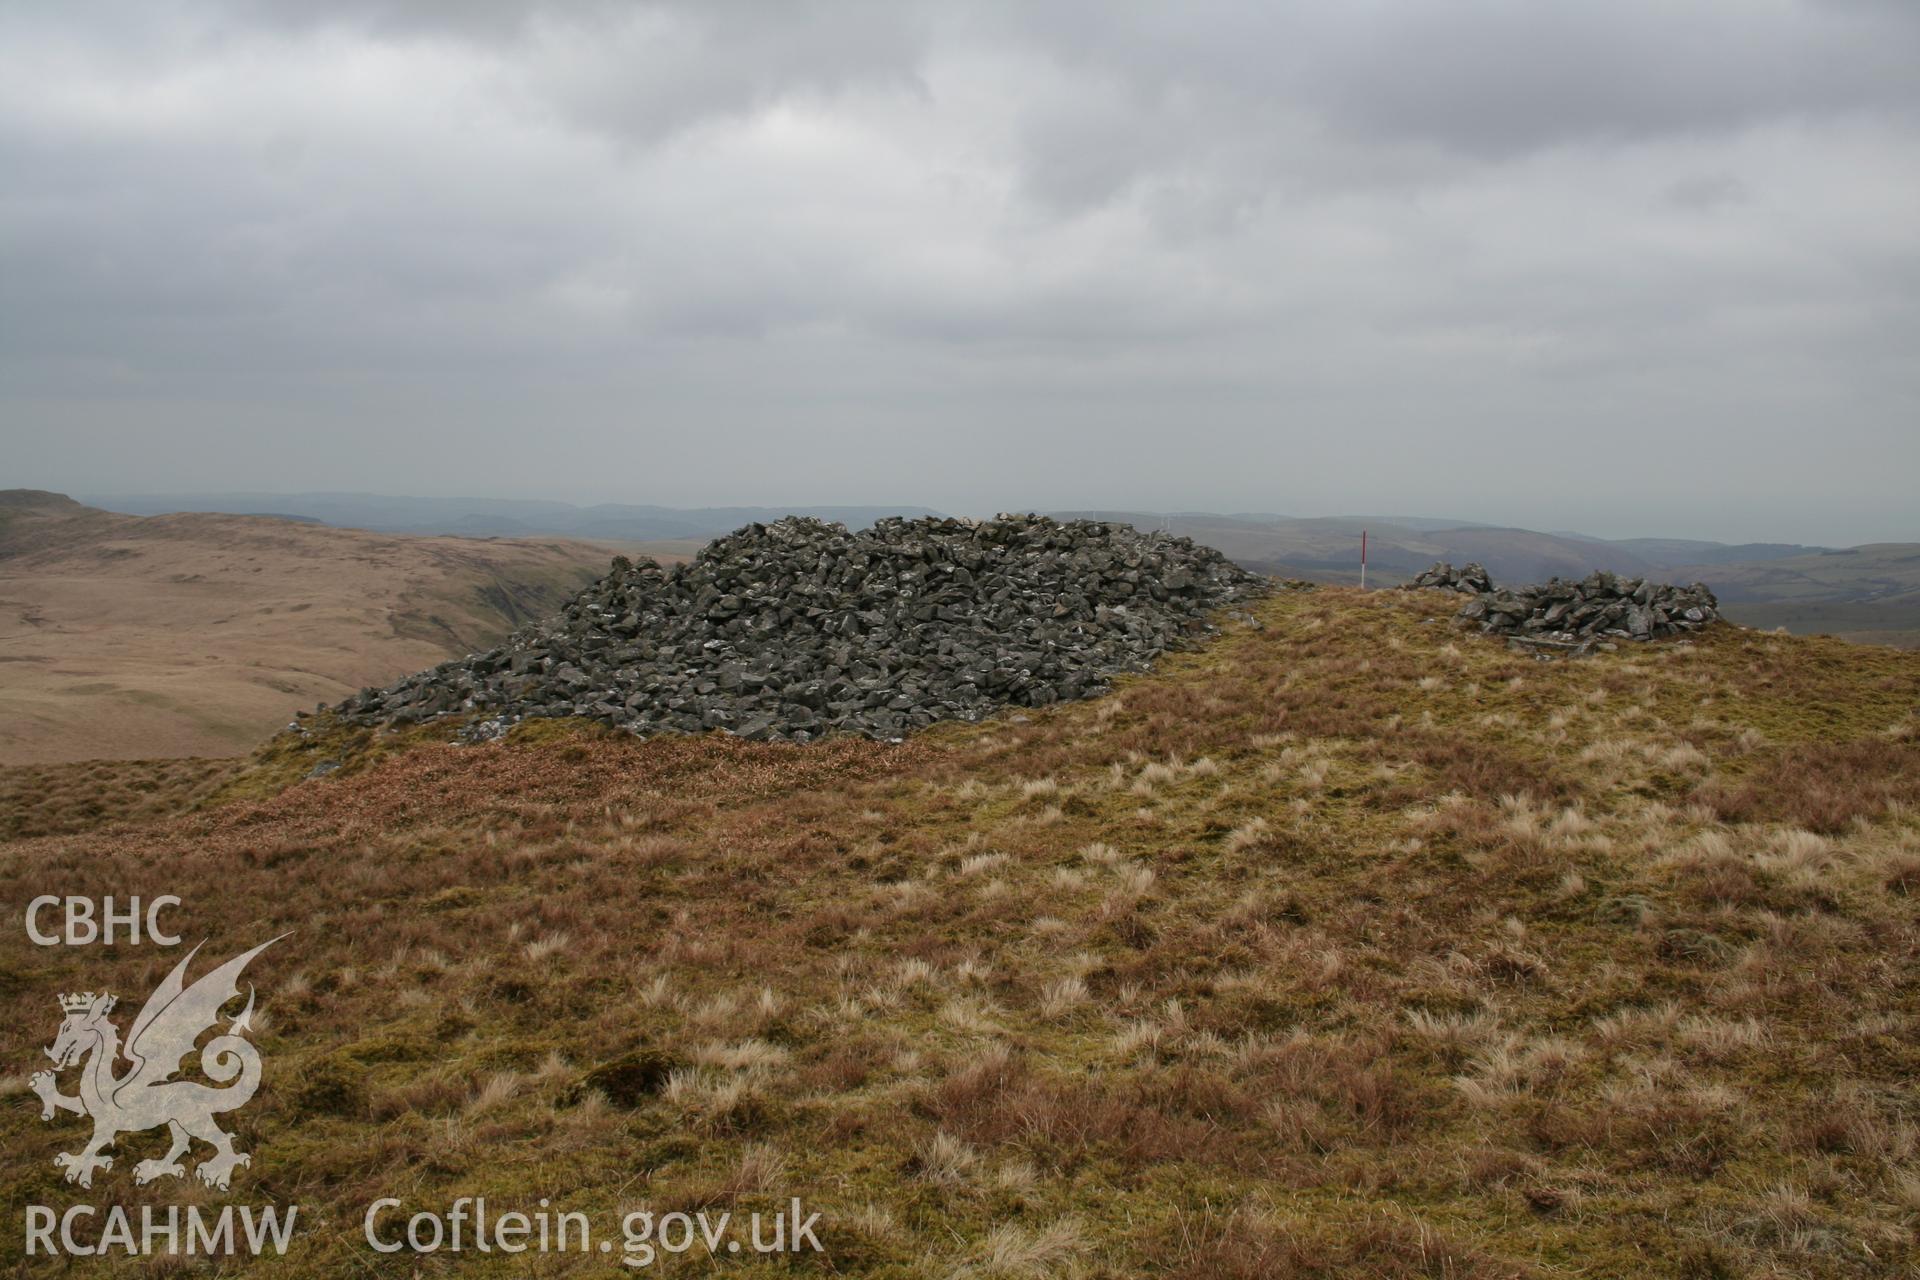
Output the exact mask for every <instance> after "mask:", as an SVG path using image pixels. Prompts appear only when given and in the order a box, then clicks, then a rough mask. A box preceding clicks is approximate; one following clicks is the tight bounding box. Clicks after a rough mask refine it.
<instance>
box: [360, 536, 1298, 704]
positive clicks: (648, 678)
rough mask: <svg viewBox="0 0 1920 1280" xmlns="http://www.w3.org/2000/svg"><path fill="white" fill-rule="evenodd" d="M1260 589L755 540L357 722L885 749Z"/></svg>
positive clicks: (989, 549)
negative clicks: (545, 722) (594, 724)
mask: <svg viewBox="0 0 1920 1280" xmlns="http://www.w3.org/2000/svg"><path fill="white" fill-rule="evenodd" d="M1265 585H1266V583H1265V580H1264V579H1262V578H1258V577H1256V576H1254V575H1252V574H1249V573H1247V572H1246V571H1244V570H1242V569H1240V568H1239V567H1238V566H1236V565H1234V564H1233V563H1232V562H1230V561H1228V560H1227V559H1226V558H1225V557H1224V556H1222V555H1221V554H1220V553H1219V552H1218V551H1215V550H1213V549H1212V548H1210V547H1202V546H1197V545H1195V544H1194V543H1193V542H1192V541H1190V540H1189V539H1186V538H1174V537H1168V536H1165V535H1162V534H1154V533H1141V532H1139V531H1137V530H1135V529H1134V528H1133V527H1131V526H1129V525H1123V524H1106V523H1100V522H1095V521H1090V520H1075V521H1071V522H1067V523H1061V522H1056V521H1053V520H1050V519H1047V518H1045V517H1042V516H1030V515H1026V516H1002V517H1000V518H998V519H995V520H988V521H982V522H975V521H963V520H947V519H919V520H904V519H889V520H882V521H880V522H879V523H877V524H875V525H874V526H873V527H872V528H871V529H866V530H862V531H860V532H858V533H850V532H848V531H847V529H846V528H845V527H844V526H842V525H838V524H825V523H822V522H821V521H818V520H812V519H787V520H781V521H779V522H777V523H774V524H767V525H760V524H753V525H748V526H746V527H745V528H743V529H741V530H739V531H738V532H735V533H733V534H730V535H728V536H727V537H725V538H721V539H719V540H718V541H716V542H714V543H712V544H711V545H709V546H708V547H706V548H705V549H704V550H703V551H701V553H700V555H699V556H698V557H697V558H696V559H695V560H694V561H692V562H691V563H689V564H682V565H676V566H675V567H673V568H672V569H663V568H661V567H660V566H659V565H657V564H655V563H654V562H653V561H651V560H645V559H643V560H641V561H639V562H638V563H632V562H629V561H628V560H627V559H626V558H625V557H621V558H618V559H616V560H615V561H614V562H613V568H612V570H611V571H610V572H609V573H608V574H607V575H606V576H605V577H603V578H601V579H600V580H599V581H598V582H596V583H594V584H593V585H592V586H590V587H588V588H586V589H585V590H584V591H582V592H581V593H580V594H579V595H578V596H577V597H575V599H574V600H573V601H572V603H570V604H569V605H568V606H567V607H566V608H565V609H564V610H563V611H562V612H561V613H560V614H558V615H557V616H555V617H553V618H551V619H548V620H546V621H544V622H541V623H537V624H535V625H532V626H528V627H525V628H523V629H521V630H520V631H518V632H516V633H515V634H513V635H512V636H511V637H509V638H508V639H507V641H506V642H505V643H504V644H502V645H500V646H499V647H498V648H494V649H489V650H487V651H486V652H485V653H476V654H470V655H468V656H467V657H465V658H461V659H459V660H458V661H454V662H447V663H442V664H441V665H440V666H437V667H434V668H432V669H431V670H428V671H422V672H420V673H418V674H416V675H413V676H409V677H407V678H406V679H404V680H402V681H400V682H399V683H398V684H395V685H393V686H392V687H390V688H387V689H366V690H362V691H361V692H360V693H359V694H358V695H357V696H355V697H352V698H349V699H347V700H346V701H345V702H343V703H341V704H340V705H339V707H337V708H336V709H335V710H336V712H337V714H338V715H339V716H341V717H343V718H345V719H346V720H348V721H350V722H353V723H359V724H387V725H394V724H413V723H418V722H420V721H423V720H427V719H431V718H433V717H437V716H452V715H459V716H466V717H469V720H468V722H467V725H466V728H465V730H464V732H465V733H466V734H467V736H469V737H471V738H486V737H492V736H495V735H497V734H499V733H501V732H503V731H504V730H505V728H506V727H507V726H508V725H511V724H513V723H515V722H517V721H519V720H523V719H527V718H533V717H552V716H585V717H589V718H592V719H595V720H600V721H604V722H606V723H608V724H612V725H617V726H619V727H622V728H625V729H629V730H632V731H634V732H636V733H643V734H650V733H657V732H663V731H682V732H699V731H702V730H707V729H725V730H728V731H730V732H733V733H736V734H739V735H741V736H743V737H748V738H783V739H791V740H794V741H807V740H809V739H811V738H815V737H818V736H820V735H821V734H824V733H828V732H833V731H841V732H850V733H856V734H864V735H867V736H871V737H883V738H892V737H898V736H899V735H901V734H903V733H905V732H907V731H908V730H911V729H916V728H920V727H923V726H925V725H929V724H932V723H933V722H934V721H936V720H943V719H953V718H959V719H977V718H979V717H981V716H983V715H986V714H988V713H991V712H993V711H995V710H997V709H999V708H1001V707H1005V706H1009V705H1017V706H1029V707H1037V706H1044V705H1046V704H1048V703H1051V702H1055V701H1060V700H1065V699H1071V698H1084V697H1088V696H1090V695H1093V694H1096V693H1100V692H1102V691H1103V690H1105V688H1106V687H1107V683H1106V682H1107V680H1108V679H1109V678H1110V677H1111V676H1113V675H1115V674H1117V673H1120V672H1126V671H1140V670H1143V669H1145V668H1146V667H1147V666H1148V665H1149V664H1151V663H1152V662H1153V660H1154V659H1155V658H1157V657H1158V656H1159V655H1160V654H1161V653H1162V652H1163V651H1165V650H1166V649H1168V648H1170V647H1173V646H1176V645H1178V644H1179V643H1181V642H1182V641H1183V640H1185V639H1186V638H1188V637H1191V636H1195V635H1197V634H1200V633H1204V632H1205V631H1206V630H1208V623H1207V620H1206V617H1207V614H1208V612H1209V611H1211V610H1213V609H1215V608H1218V607H1220V606H1222V605H1225V604H1228V603H1230V602H1233V601H1235V600H1239V599H1243V598H1245V597H1248V596H1250V595H1252V594H1255V593H1257V592H1259V591H1260V590H1262V589H1263V588H1264V587H1265Z"/></svg>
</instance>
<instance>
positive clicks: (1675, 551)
mask: <svg viewBox="0 0 1920 1280" xmlns="http://www.w3.org/2000/svg"><path fill="white" fill-rule="evenodd" d="M1056 514H1060V515H1080V516H1087V517H1090V518H1094V519H1101V520H1124V521H1126V522H1128V523H1130V524H1133V525H1136V526H1138V527H1140V528H1143V529H1151V528H1164V529H1167V530H1169V531H1170V532H1172V533H1176V534H1182V535H1184V536H1187V537H1191V538H1195V539H1198V540H1199V541H1201V542H1205V543H1207V544H1209V545H1211V546H1215V547H1218V548H1220V549H1221V550H1222V551H1224V552H1226V553H1227V554H1228V555H1230V556H1232V557H1233V558H1234V559H1235V560H1237V561H1239V562H1240V563H1241V564H1243V565H1245V566H1246V567H1247V568H1249V569H1254V570H1258V571H1260V572H1263V573H1272V574H1278V575H1280V576H1283V577H1299V578H1308V579H1311V580H1314V581H1318V582H1330V583H1354V582H1357V581H1359V578H1360V533H1361V530H1362V529H1365V530H1366V532H1367V535H1368V536H1367V553H1368V554H1367V560H1368V581H1369V582H1370V583H1371V584H1373V585H1376V586H1392V585H1395V584H1397V583H1399V582H1402V581H1404V580H1406V579H1407V578H1410V577H1412V576H1413V575H1414V574H1416V573H1418V572H1419V571H1420V570H1422V569H1425V568H1426V567H1427V566H1428V565H1430V564H1432V563H1433V562H1434V561H1436V560H1447V561H1451V562H1452V563H1454V564H1456V565H1458V564H1464V563H1466V562H1467V561H1470V560H1477V561H1479V562H1480V563H1481V564H1484V565H1485V566H1486V567H1487V570H1488V571H1489V572H1490V573H1491V574H1492V575H1493V577H1494V580H1495V581H1496V582H1538V581H1542V580H1544V579H1546V578H1551V577H1561V578H1578V577H1585V576H1586V575H1587V574H1588V573H1591V572H1592V571H1593V570H1595V569H1607V570H1611V571H1613V572H1615V573H1627V574H1633V575H1635V576H1646V577H1658V578H1662V579H1665V580H1668V581H1674V582H1705V583H1707V584H1708V585H1709V586H1711V587H1712V588H1713V589H1714V591H1715V592H1716V593H1718V595H1719V596H1720V599H1721V602H1722V604H1723V605H1724V606H1725V613H1726V616H1727V617H1728V618H1730V619H1732V620H1733V621H1735V622H1738V623H1741V624H1742V625H1745V626H1752V627H1766V628H1772V627H1785V628H1787V629H1788V630H1789V631H1792V632H1795V633H1796V634H1808V635H1811V634H1826V635H1837V636H1840V637H1841V638H1843V639H1848V640H1854V641H1858V642H1860V643H1865V644H1893V645H1899V646H1901V647H1903V648H1920V544H1915V543H1878V544H1874V545H1869V546H1862V547H1846V548H1835V547H1807V546H1800V545H1796V544H1792V543H1774V542H1749V543H1739V544H1727V543H1720V542H1708V541H1702V540H1698V539H1688V538H1624V539H1617V540H1613V539H1606V538H1594V537H1589V536H1587V535H1585V534H1580V533H1568V532H1561V533H1541V532H1539V531H1537V530H1533V529H1510V528H1499V527H1495V526H1492V525H1483V524H1469V523H1456V524H1451V525H1449V524H1447V523H1446V522H1444V521H1440V520H1434V519H1427V518H1420V519H1409V518H1405V517H1394V516H1379V517H1376V516H1342V517H1334V518H1326V519H1293V518H1290V517H1287V516H1275V515H1231V516H1229V515H1210V514H1206V513H1199V512H1181V513H1177V514H1172V515H1162V514H1158V513H1153V512H1139V511H1077V512H1059V513H1056Z"/></svg>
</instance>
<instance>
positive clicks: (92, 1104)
mask: <svg viewBox="0 0 1920 1280" xmlns="http://www.w3.org/2000/svg"><path fill="white" fill-rule="evenodd" d="M286 936H287V935H286V934H284V933H283V934H281V935H280V938H284V937H286ZM280 938H271V939H269V940H268V941H266V942H263V943H261V944H260V945H259V946H257V947H255V948H254V949H253V950H251V951H247V952H243V953H242V954H240V955H237V956H235V957H234V958H233V959H231V960H229V961H227V962H226V963H225V964H223V965H221V966H220V967H219V968H217V969H214V970H213V971H211V972H209V973H206V974H204V975H202V976H201V977H200V978H199V979H197V980H196V981H195V982H194V983H193V985H191V986H189V985H187V981H186V974H187V965H188V963H189V962H191V961H192V959H193V957H194V956H195V955H197V954H198V953H199V951H200V948H199V947H195V948H194V949H193V950H192V951H189V952H188V953H187V956H186V959H184V960H182V961H181V962H180V963H179V964H177V965H175V966H174V967H173V972H171V973H169V974H168V975H167V976H166V977H165V978H164V979H163V980H162V981H161V983H160V985H159V986H158V987H156V988H154V992H153V994H152V995H151V996H149V997H147V1002H146V1004H145V1005H143V1006H141V1009H140V1012H139V1014H138V1015H136V1016H135V1017H134V1020H133V1025H132V1026H131V1028H129V1030H128V1032H127V1039H126V1044H125V1047H124V1048H123V1047H122V1046H121V1042H120V1029H119V1028H118V1027H116V1026H115V1025H114V1024H113V1023H111V1022H109V1021H108V1020H107V1015H108V1014H110V1013H112V1012H113V1009H114V1006H115V1005H116V1004H118V1003H119V997H117V996H114V995H111V994H109V993H107V992H104V991H103V992H97V993H96V992H92V991H83V992H79V993H77V994H65V995H62V996H60V998H59V999H60V1012H61V1013H62V1014H63V1015H65V1016H64V1018H63V1019H62V1021H61V1023H60V1034H59V1035H58V1036H56V1037H55V1038H54V1042H53V1043H52V1044H51V1045H49V1046H48V1047H47V1050H46V1054H47V1057H49V1058H51V1059H53V1070H52V1071H39V1072H35V1073H34V1075H33V1076H32V1077H30V1078H29V1079H28V1081H27V1083H28V1085H29V1087H31V1088H32V1089H33V1091H34V1092H35V1093H36V1094H38V1095H39V1096H40V1103H41V1110H40V1118H41V1119H42V1120H51V1119H53V1118H54V1116H55V1114H56V1113H58V1112H61V1111H71V1112H73V1113H74V1114H76V1115H82V1116H87V1117H89V1118H90V1119H91V1120H92V1121H93V1137H92V1139H91V1140H90V1141H89V1142H88V1143H87V1145H86V1146H85V1147H83V1148H82V1149H81V1150H79V1151H77V1152H74V1153H71V1154H69V1153H66V1152H62V1153H61V1154H59V1155H57V1156H55V1157H54V1158H53V1163H54V1164H55V1165H56V1166H58V1167H59V1168H62V1169H65V1170H66V1171H67V1181H68V1182H72V1183H77V1184H79V1185H80V1186H83V1187H91V1186H92V1185H93V1174H94V1170H96V1169H111V1168H113V1157H112V1156H109V1155H103V1154H101V1153H102V1151H104V1150H105V1149H106V1148H107V1147H110V1146H112V1145H113V1143H114V1140H115V1139H117V1138H118V1137H119V1136H120V1135H121V1134H123V1133H137V1132H140V1131H141V1130H145V1129H154V1128H158V1127H160V1126H161V1125H165V1126H166V1127H167V1132H168V1133H169V1134H170V1135H171V1136H172V1139H173V1146H172V1147H171V1148H170V1149H169V1150H168V1152H167V1154H166V1155H165V1156H163V1157H161V1158H160V1159H158V1160H142V1161H141V1162H140V1163H139V1164H136V1165H135V1166H134V1167H133V1180H134V1181H135V1182H137V1183H142V1184H144V1183H148V1182H152V1181H153V1180H154V1179H156V1178H178V1177H182V1176H184V1175H185V1173H186V1168H185V1166H183V1165H182V1164H181V1163H180V1157H181V1156H183V1155H185V1154H186V1153H187V1151H188V1149H189V1148H190V1147H191V1146H192V1140H193V1139H195V1138H198V1139H199V1140H200V1141H202V1142H205V1143H207V1144H209V1145H211V1146H212V1147H213V1149H214V1153H213V1154H212V1155H211V1156H208V1157H207V1158H206V1159H204V1160H202V1161H201V1162H200V1163H199V1164H198V1165H196V1166H195V1167H194V1171H193V1172H194V1176H195V1177H197V1178H199V1180H200V1181H201V1182H203V1183H205V1184H206V1185H207V1186H209V1187H214V1188H216V1189H218V1190H221V1191H225V1190H226V1189H227V1187H228V1185H229V1183H230V1182H231V1181H232V1179H233V1171H234V1170H235V1169H236V1168H238V1167H240V1166H242V1165H247V1164H251V1163H252V1162H253V1160H252V1157H251V1156H248V1155H246V1154H244V1153H242V1152H239V1151H235V1150H234V1149H233V1136H232V1135H231V1134H229V1133H227V1132H225V1131H224V1130H222V1129H221V1128H220V1126H218V1125H217V1124H215V1123H214V1122H213V1118H214V1117H215V1116H216V1115H221V1114H223V1113H225V1112H228V1111H236V1110H238V1109H239V1108H241V1107H243V1106H245V1105H246V1104H247V1102H248V1101H249V1100H251V1099H252V1097H253V1095H254V1091H255V1090H257V1089H258V1088H259V1087H260V1051H259V1050H258V1049H256V1048H254V1047H253V1045H252V1044H251V1043H250V1042H249V1041H247V1040H246V1039H245V1038H244V1037H245V1035H246V1033H247V1032H249V1031H251V1030H252V1018H253V988H252V986H251V985H249V986H248V988H247V1005H246V1008H245V1009H243V1010H241V1012H240V1015H239V1016H238V1017H236V1018H234V1019H233V1021H232V1022H231V1023H230V1024H228V1027H227V1030H226V1032H225V1034H223V1035H218V1036H215V1037H214V1038H213V1039H211V1040H209V1041H208V1042H207V1043H206V1044H205V1045H204V1046H202V1047H201V1049H200V1051H199V1053H200V1069H201V1072H202V1073H203V1074H204V1075H205V1076H206V1077H207V1078H208V1079H209V1080H212V1081H213V1082H214V1084H215V1085H225V1086H226V1087H225V1088H215V1087H213V1086H212V1085H205V1084H201V1083H200V1082H199V1081H197V1080H176V1079H174V1078H173V1077H174V1076H175V1074H177V1073H178V1072H179V1070H180V1066H181V1063H182V1062H183V1061H184V1060H185V1058H186V1056H187V1055H188V1054H190V1053H192V1052H194V1044H195V1042H196V1041H197V1040H199V1038H200V1036H201V1034H202V1033H203V1032H205V1031H206V1030H207V1029H208V1028H210V1027H213V1026H214V1025H216V1024H217V1023H218V1022H219V1020H220V1010H221V1008H222V1007H223V1006H224V1005H225V1004H226V1003H227V1002H228V1001H229V1000H233V999H235V998H236V997H238V996H239V994H240V988H239V978H240V973H241V971H242V970H244V969H245V968H246V967H247V963H248V962H249V961H251V960H252V959H253V958H254V957H255V956H257V955H259V954H260V953H261V952H262V951H265V950H266V949H267V948H268V947H270V946H272V945H273V944H274V943H276V942H278V941H280ZM123 1056H124V1057H125V1058H126V1060H127V1061H128V1062H129V1063H130V1064H132V1065H131V1066H129V1067H128V1068H127V1069H126V1070H125V1071H123V1072H120V1073H119V1074H115V1071H114V1067H115V1064H116V1063H117V1062H118V1061H119V1059H120V1058H121V1057H123ZM82 1063H84V1065H82V1066H81V1067H80V1080H79V1085H78V1092H77V1093H75V1094H73V1095H71V1096H69V1095H67V1094H63V1093H61V1092H60V1086H59V1084H58V1082H57V1081H56V1080H55V1078H54V1077H55V1074H56V1073H57V1072H61V1071H65V1070H66V1069H67V1068H68V1067H72V1066H75V1065H77V1064H82ZM229 1082H231V1083H229Z"/></svg>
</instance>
